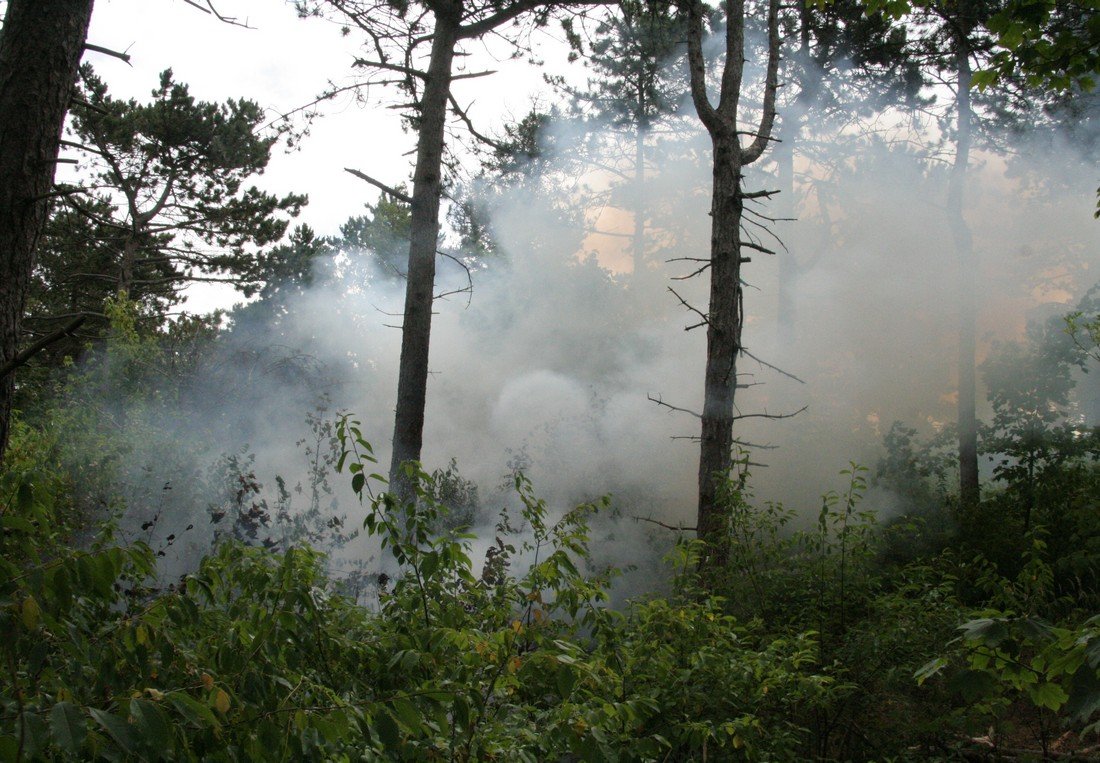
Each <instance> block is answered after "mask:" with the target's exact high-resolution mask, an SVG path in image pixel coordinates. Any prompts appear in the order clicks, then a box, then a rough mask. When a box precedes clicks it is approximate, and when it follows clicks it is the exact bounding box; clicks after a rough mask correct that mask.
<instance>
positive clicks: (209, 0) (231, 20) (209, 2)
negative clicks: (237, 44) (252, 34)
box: [183, 0, 253, 29]
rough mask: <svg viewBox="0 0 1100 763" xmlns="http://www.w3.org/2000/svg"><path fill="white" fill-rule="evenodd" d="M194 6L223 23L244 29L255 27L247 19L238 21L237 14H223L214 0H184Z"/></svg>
mask: <svg viewBox="0 0 1100 763" xmlns="http://www.w3.org/2000/svg"><path fill="white" fill-rule="evenodd" d="M183 2H185V3H187V4H188V5H190V6H191V7H193V8H198V9H199V10H200V11H202V12H203V13H209V14H211V15H213V16H214V18H216V19H217V20H218V21H220V22H222V23H223V24H232V25H233V26H239V27H241V28H242V29H253V27H250V26H249V25H248V21H247V19H246V20H245V21H243V22H242V21H238V20H237V18H236V17H235V16H223V15H222V14H220V13H219V12H218V9H217V8H216V7H215V6H214V0H204V2H203V3H202V4H200V3H199V2H198V0H183Z"/></svg>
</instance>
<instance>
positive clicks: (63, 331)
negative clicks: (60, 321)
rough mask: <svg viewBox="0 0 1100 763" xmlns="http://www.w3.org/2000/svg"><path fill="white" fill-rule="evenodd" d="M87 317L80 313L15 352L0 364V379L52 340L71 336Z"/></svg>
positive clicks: (51, 342) (24, 363)
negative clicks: (13, 355)
mask: <svg viewBox="0 0 1100 763" xmlns="http://www.w3.org/2000/svg"><path fill="white" fill-rule="evenodd" d="M87 319H88V316H86V315H84V314H80V315H78V316H77V317H75V318H73V319H72V320H71V321H69V322H68V323H66V324H65V325H64V326H62V327H61V328H59V329H58V330H57V331H53V332H51V333H49V334H46V336H44V337H42V338H41V339H39V340H38V341H37V342H35V343H34V344H32V345H31V346H30V347H27V348H26V349H25V350H23V351H22V352H18V353H16V355H15V357H14V358H12V359H11V360H9V361H8V362H7V363H5V364H4V365H3V366H0V379H5V378H7V376H8V374H10V373H12V372H13V371H15V369H17V368H19V367H20V366H23V365H26V364H27V362H28V361H29V360H30V359H31V358H33V357H34V356H35V355H37V354H38V353H40V352H42V350H44V349H46V348H47V347H49V346H50V345H51V344H53V343H54V342H56V341H58V340H60V339H63V338H65V337H67V336H72V335H73V332H74V331H76V330H77V329H78V328H80V326H81V324H83V323H84V321H86V320H87Z"/></svg>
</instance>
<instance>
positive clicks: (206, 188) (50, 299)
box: [28, 66, 306, 352]
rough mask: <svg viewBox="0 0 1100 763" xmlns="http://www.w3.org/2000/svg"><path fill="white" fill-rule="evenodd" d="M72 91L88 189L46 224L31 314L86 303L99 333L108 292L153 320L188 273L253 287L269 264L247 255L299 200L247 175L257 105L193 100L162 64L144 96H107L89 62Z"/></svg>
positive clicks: (53, 319) (43, 326)
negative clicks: (80, 104) (252, 182)
mask: <svg viewBox="0 0 1100 763" xmlns="http://www.w3.org/2000/svg"><path fill="white" fill-rule="evenodd" d="M80 91H81V92H80V95H81V98H82V99H83V100H85V101H87V102H88V103H89V104H91V106H90V107H88V108H82V109H76V110H74V112H73V121H72V133H73V134H72V135H71V136H70V137H72V138H73V139H74V141H73V143H74V146H73V148H74V150H76V151H78V152H79V155H80V157H81V165H80V169H81V170H82V171H83V172H84V179H85V182H84V185H86V186H87V188H89V189H94V190H82V191H81V192H76V189H73V191H74V192H72V193H68V194H66V195H64V196H63V197H62V199H63V202H64V203H63V204H60V205H58V206H57V207H56V210H55V212H54V214H53V216H52V217H51V219H50V221H49V223H48V225H47V227H46V231H45V234H46V235H45V237H44V240H43V242H42V245H41V247H40V248H41V250H42V256H41V258H40V260H39V266H38V268H37V269H36V271H35V274H34V279H35V280H34V290H33V293H32V295H31V299H30V302H29V305H28V310H29V315H28V325H29V326H31V327H32V328H33V329H35V330H38V331H45V330H47V329H48V328H51V327H55V325H56V323H57V322H58V321H60V322H64V320H65V319H66V318H65V316H68V315H72V314H74V313H80V312H86V313H88V314H89V315H90V316H91V318H92V320H90V321H89V322H88V323H87V324H86V325H85V332H86V333H87V334H88V335H89V336H97V335H98V332H97V331H92V329H94V328H97V327H100V328H102V326H103V325H104V319H105V318H107V316H106V315H105V311H104V309H103V304H104V301H105V299H106V298H107V297H108V296H110V295H111V294H115V293H119V292H123V291H124V292H126V293H127V294H128V295H129V299H131V300H134V301H135V302H137V303H138V304H139V305H140V310H139V312H140V313H141V314H142V316H143V317H145V318H146V320H147V321H148V322H149V323H150V325H152V326H153V327H156V328H160V327H161V326H162V325H163V324H164V323H165V316H166V314H167V312H168V310H169V309H170V308H171V307H172V306H174V305H177V304H179V302H180V301H181V295H180V291H181V289H182V287H183V286H185V285H186V284H187V283H190V282H193V281H221V282H227V283H232V284H234V285H236V286H237V287H238V288H240V289H241V290H242V291H243V292H244V293H245V294H252V293H254V292H256V291H257V290H258V289H259V288H260V286H261V285H262V278H263V276H264V275H266V273H265V272H264V271H263V269H262V267H258V261H257V259H256V255H257V254H258V253H259V252H261V251H262V250H264V249H265V248H266V247H268V246H270V245H272V244H274V243H275V242H277V241H278V240H279V239H280V238H282V236H283V234H284V232H285V231H286V228H287V217H292V216H294V215H297V214H298V212H299V211H300V209H301V207H302V206H303V205H304V204H305V203H306V199H305V197H304V196H301V195H296V194H290V195H287V196H285V197H281V198H280V197H276V196H272V195H271V194H268V193H265V192H263V191H260V190H258V189H257V188H255V187H248V186H246V185H245V184H246V182H247V181H248V180H249V179H250V178H252V177H253V176H255V175H258V174H260V173H262V172H263V170H264V168H265V167H266V166H267V162H268V159H269V158H270V154H271V149H272V146H273V145H274V142H275V139H276V137H277V136H275V135H271V136H266V137H265V136H261V135H260V134H259V131H260V127H261V124H262V123H263V121H264V115H263V111H262V110H261V109H260V107H259V106H258V105H257V104H255V103H253V102H251V101H248V100H233V99H230V100H228V101H227V102H225V103H207V102H202V101H197V100H196V99H195V98H194V96H192V95H191V94H190V92H189V90H188V88H187V86H186V85H184V84H181V83H179V82H177V81H176V80H175V79H174V77H173V74H172V72H171V71H170V70H169V71H166V72H164V73H163V74H161V76H160V81H159V83H158V86H157V88H156V89H154V90H153V92H152V94H151V100H150V101H149V102H146V103H139V102H138V101H136V100H127V101H121V100H118V99H115V98H112V97H111V96H110V95H109V94H108V91H107V86H106V84H105V83H104V82H103V80H102V79H100V78H99V77H98V76H97V75H96V74H95V73H94V72H93V71H92V69H91V68H90V67H89V66H84V67H83V68H82V69H81V83H80ZM76 349H77V348H76V347H74V346H72V345H69V347H68V350H69V351H70V352H73V351H75V350H76Z"/></svg>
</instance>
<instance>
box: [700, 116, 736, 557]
mask: <svg viewBox="0 0 1100 763" xmlns="http://www.w3.org/2000/svg"><path fill="white" fill-rule="evenodd" d="M712 143H713V146H714V170H713V175H712V183H711V204H710V214H711V239H710V248H711V254H710V306H709V310H708V313H707V314H708V322H707V366H706V373H705V376H704V384H705V386H704V392H703V417H702V432H701V439H700V445H699V514H698V525H697V526H698V528H699V537H700V538H702V539H703V541H704V542H705V543H706V557H705V560H706V566H707V567H709V568H710V569H712V570H718V569H722V568H724V567H725V566H726V563H727V562H728V561H729V527H728V524H729V516H728V514H729V512H728V510H727V509H726V507H724V506H723V505H722V501H721V496H720V491H721V488H722V485H723V483H724V481H725V480H726V478H727V476H728V475H729V472H730V467H731V466H732V465H733V462H732V460H733V402H734V392H735V390H736V385H737V355H738V353H739V352H741V326H742V319H743V317H744V316H743V303H742V298H743V292H742V289H741V262H742V260H741V215H742V210H743V204H744V202H743V200H742V198H741V147H740V145H739V143H738V141H737V136H736V134H731V133H729V132H724V133H719V134H718V135H716V136H715V137H714V138H713V140H712Z"/></svg>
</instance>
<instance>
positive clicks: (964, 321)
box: [947, 35, 980, 506]
mask: <svg viewBox="0 0 1100 763" xmlns="http://www.w3.org/2000/svg"><path fill="white" fill-rule="evenodd" d="M956 48H957V49H956V64H957V68H958V83H957V87H958V92H957V93H956V96H955V99H956V104H955V105H956V109H957V111H958V135H957V136H956V144H955V164H954V166H953V167H952V168H951V182H950V187H949V189H948V199H947V210H948V215H950V220H951V222H950V227H951V235H952V238H953V239H954V243H955V253H956V255H957V257H958V261H959V279H958V288H959V369H958V373H959V410H958V417H959V422H958V428H959V500H960V502H961V504H962V505H963V506H968V505H973V504H974V503H977V501H978V500H979V498H980V487H979V484H978V417H977V412H976V404H977V378H976V377H977V374H976V371H975V364H976V358H975V356H976V345H977V341H976V331H975V322H976V320H977V307H976V304H975V293H974V292H975V258H974V243H973V237H972V235H971V232H970V226H969V225H968V224H967V222H966V217H965V216H964V214H963V207H964V204H965V200H966V174H967V164H968V163H969V161H970V142H971V134H970V131H971V122H972V116H971V107H970V76H971V72H970V49H969V46H968V45H967V43H966V37H965V36H964V35H960V36H959V38H958V39H957V40H956Z"/></svg>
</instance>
